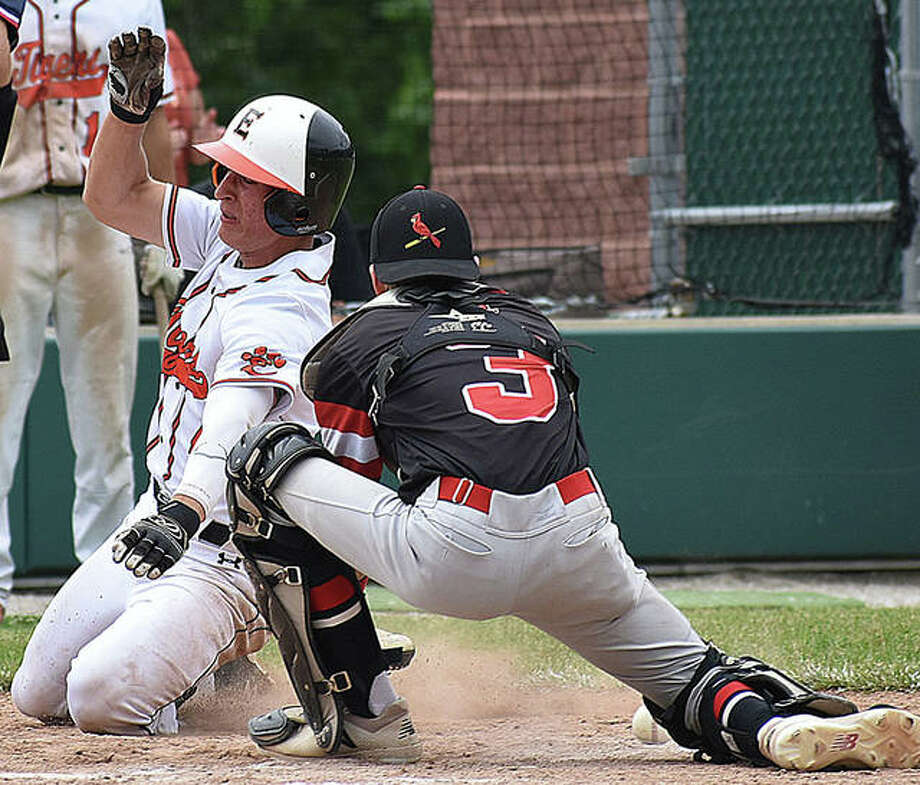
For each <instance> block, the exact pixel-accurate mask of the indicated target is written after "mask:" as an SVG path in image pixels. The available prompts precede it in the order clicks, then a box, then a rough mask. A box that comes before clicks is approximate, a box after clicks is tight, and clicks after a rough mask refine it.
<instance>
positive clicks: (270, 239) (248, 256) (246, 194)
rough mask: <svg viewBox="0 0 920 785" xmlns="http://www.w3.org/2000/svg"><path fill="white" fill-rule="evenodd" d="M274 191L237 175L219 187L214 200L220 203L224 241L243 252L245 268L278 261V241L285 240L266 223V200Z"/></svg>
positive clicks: (225, 178) (231, 174)
mask: <svg viewBox="0 0 920 785" xmlns="http://www.w3.org/2000/svg"><path fill="white" fill-rule="evenodd" d="M273 190H274V189H273V188H272V187H271V186H270V185H265V184H264V183H257V182H256V181H254V180H250V179H248V178H246V177H243V176H242V175H240V174H237V173H236V172H233V171H227V173H226V174H225V175H224V176H223V177H222V178H221V179H220V181H219V182H218V183H217V188H216V189H215V191H214V197H215V198H216V199H219V200H220V232H219V234H220V239H221V240H223V241H224V242H225V243H227V245H229V246H230V247H231V248H236V250H237V251H239V252H240V257H241V258H242V260H243V264H244V265H246V266H253V267H254V266H258V265H256V264H249V263H248V262H249V261H251V260H252V259H253V258H254V259H256V260H260V261H261V263H262V264H268V263H269V262H271V261H274V259H275V258H277V256H270V258H265V259H263V257H264V256H265V254H272V253H275V249H276V246H278V241H279V240H283V239H284V238H282V237H281V236H280V235H279V234H277V233H276V232H275V231H273V230H272V228H271V227H270V226H269V225H268V223H267V222H266V220H265V200H266V199H267V198H268V197H269V195H270V194H271V193H272V191H273Z"/></svg>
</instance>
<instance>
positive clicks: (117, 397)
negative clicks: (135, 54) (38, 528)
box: [0, 194, 138, 603]
mask: <svg viewBox="0 0 920 785" xmlns="http://www.w3.org/2000/svg"><path fill="white" fill-rule="evenodd" d="M0 237H2V238H3V261H2V264H0V313H2V314H3V320H4V324H5V325H6V336H7V343H8V345H9V348H10V361H9V362H8V363H0V603H3V602H4V601H5V600H6V597H7V595H8V594H9V590H10V588H11V586H12V574H13V562H12V558H11V556H10V521H9V510H8V506H7V498H8V496H9V492H10V487H11V485H12V482H13V471H14V468H15V466H16V461H17V460H18V457H19V449H20V443H21V441H22V433H23V426H24V422H25V416H26V410H27V408H28V405H29V399H30V398H31V396H32V392H33V390H34V388H35V383H36V381H37V379H38V375H39V372H40V370H41V367H42V357H43V354H44V349H45V330H46V327H47V325H48V318H49V315H50V316H51V318H52V320H53V323H54V327H55V334H56V337H57V343H58V349H59V351H60V373H61V383H62V385H63V388H64V397H65V401H66V404H67V421H68V425H69V428H70V437H71V441H72V443H73V447H74V452H75V453H76V464H75V467H74V484H75V486H76V495H75V498H74V504H73V517H72V526H73V540H74V553H75V554H76V556H77V558H78V559H79V560H80V561H83V560H85V559H87V558H89V556H90V554H92V552H93V551H94V550H96V548H98V547H99V545H100V544H101V543H102V541H103V540H105V538H106V537H108V535H109V534H110V533H111V532H112V529H113V528H114V527H115V525H117V522H118V521H120V520H121V519H122V518H123V517H124V516H125V515H126V514H127V513H128V511H129V510H130V509H131V507H132V505H133V503H134V473H133V472H134V470H133V465H132V460H131V435H130V418H131V406H132V402H133V399H134V384H135V376H136V366H137V337H138V328H137V313H138V311H137V288H136V283H135V273H134V260H133V256H132V252H131V243H130V240H129V238H128V237H126V236H125V235H123V234H121V233H119V232H116V231H114V230H112V229H110V228H108V227H107V226H104V225H103V224H101V223H99V222H98V221H97V220H96V219H95V218H93V217H92V215H91V214H90V212H89V210H87V208H86V206H85V205H84V204H83V202H82V200H81V198H80V196H78V195H63V196H62V195H48V194H28V195H26V196H21V197H17V198H14V199H8V200H6V201H4V202H0ZM48 533H49V532H41V533H39V534H38V536H47V534H48Z"/></svg>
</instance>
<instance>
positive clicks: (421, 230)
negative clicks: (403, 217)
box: [404, 213, 447, 251]
mask: <svg viewBox="0 0 920 785" xmlns="http://www.w3.org/2000/svg"><path fill="white" fill-rule="evenodd" d="M409 223H410V224H411V226H412V231H413V232H415V233H416V234H417V235H418V237H417V238H416V239H415V240H410V241H409V242H408V243H406V244H405V246H404V247H405V249H406V250H407V251H408V250H409V249H410V248H412V247H413V246H416V245H418V244H419V243H423V242H425V240H431V244H432V245H433V246H434V247H435V248H440V247H441V241H440V240H439V239H438V238H437V237H435V235H438V234H441V232H443V231H444V230H445V229H447V227H446V226H442V227H441V228H440V229H435V230H434V231H433V232H432V231H431V229H429V228H428V226H427V225H426V223H425V222H424V221H423V220H422V214H421V213H413V214H412V218H410V219H409Z"/></svg>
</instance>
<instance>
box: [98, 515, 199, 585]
mask: <svg viewBox="0 0 920 785" xmlns="http://www.w3.org/2000/svg"><path fill="white" fill-rule="evenodd" d="M200 525H201V520H200V519H199V518H198V513H196V512H195V511H194V510H193V509H192V508H191V507H189V506H188V505H187V504H183V503H182V502H177V501H171V502H169V503H167V504H164V505H163V507H162V508H161V510H160V512H159V513H158V514H156V515H148V516H147V517H146V518H141V519H140V520H139V521H138V522H137V523H135V524H134V525H133V526H129V527H128V528H127V529H125V530H124V531H123V532H122V533H121V534H119V535H118V536H117V537H116V538H115V542H113V543H112V559H113V560H115V561H116V562H120V561H122V560H123V559H124V562H125V567H127V568H128V569H129V570H131V572H133V573H134V574H135V575H136V576H137V577H138V578H143V577H144V576H145V575H146V576H147V577H148V578H150V579H151V580H153V579H154V578H159V577H160V576H161V575H162V574H163V573H164V572H166V570H168V569H169V568H170V567H172V566H173V565H174V564H175V563H176V562H177V561H179V559H180V558H181V557H182V554H183V553H185V551H186V550H188V541H189V538H190V537H192V536H193V535H194V534H195V532H196V531H198V527H199V526H200ZM126 556H127V559H125V557H126Z"/></svg>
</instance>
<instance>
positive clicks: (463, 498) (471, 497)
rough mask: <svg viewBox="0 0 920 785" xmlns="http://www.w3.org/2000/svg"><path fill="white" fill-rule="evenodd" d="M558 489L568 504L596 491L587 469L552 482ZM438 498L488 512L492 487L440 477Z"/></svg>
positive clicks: (564, 501) (563, 500)
mask: <svg viewBox="0 0 920 785" xmlns="http://www.w3.org/2000/svg"><path fill="white" fill-rule="evenodd" d="M553 485H555V486H556V487H557V488H558V489H559V495H560V496H561V497H562V502H563V504H568V503H569V502H573V501H575V500H576V499H580V498H581V497H582V496H587V495H588V494H589V493H596V492H597V487H596V486H595V485H594V480H592V479H591V474H590V472H589V471H588V470H587V469H582V470H581V471H580V472H575V473H574V474H570V475H569V476H568V477H563V478H562V479H561V480H557V481H556V482H554V483H553ZM438 498H439V499H440V500H441V501H446V502H453V503H454V504H462V505H463V506H464V507H472V508H473V509H474V510H479V511H480V512H484V513H486V514H488V512H489V504H490V503H491V501H492V489H491V488H486V486H485V485H480V484H479V483H475V482H473V481H472V480H467V479H460V478H459V477H442V478H441V481H440V483H439V485H438Z"/></svg>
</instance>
